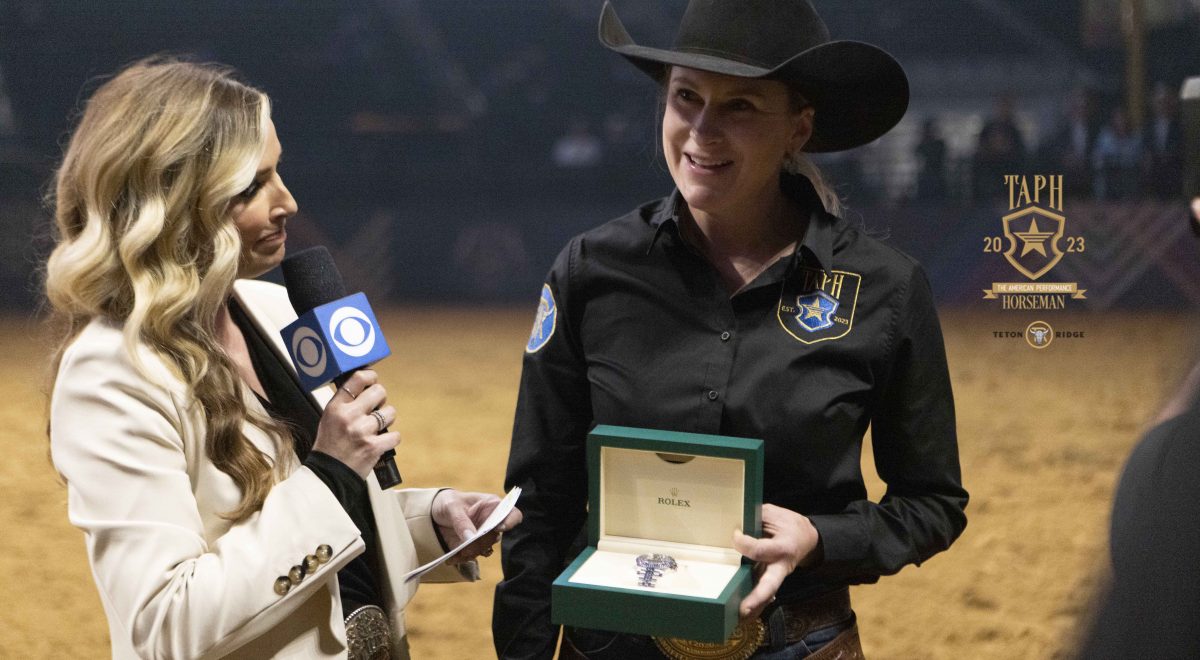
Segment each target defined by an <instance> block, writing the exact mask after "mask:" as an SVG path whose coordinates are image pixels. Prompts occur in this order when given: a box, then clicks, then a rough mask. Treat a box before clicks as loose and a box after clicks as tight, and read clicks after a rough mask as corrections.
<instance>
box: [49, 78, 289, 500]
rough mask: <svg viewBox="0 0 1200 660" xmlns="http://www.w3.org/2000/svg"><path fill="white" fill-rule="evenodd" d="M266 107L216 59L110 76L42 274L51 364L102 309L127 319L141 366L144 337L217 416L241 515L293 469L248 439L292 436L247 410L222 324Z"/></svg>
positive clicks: (73, 163) (217, 437)
mask: <svg viewBox="0 0 1200 660" xmlns="http://www.w3.org/2000/svg"><path fill="white" fill-rule="evenodd" d="M270 110H271V106H270V101H269V100H268V98H267V96H266V95H265V94H263V93H262V92H260V91H258V90H257V89H254V88H253V87H250V86H248V85H245V84H243V83H241V82H239V81H237V80H236V79H234V74H233V71H232V70H231V69H229V68H226V67H222V66H218V65H211V64H195V63H191V62H185V61H180V60H177V59H171V58H163V57H153V58H149V59H145V60H141V61H139V62H136V63H134V64H133V65H131V66H129V67H127V68H125V69H124V70H122V71H121V72H120V73H118V74H117V75H116V76H115V77H113V78H112V79H110V80H108V81H107V82H105V83H104V84H103V85H101V86H100V87H99V88H98V89H97V90H96V92H95V93H94V94H93V95H92V97H91V98H90V99H89V100H88V101H87V104H86V107H85V109H84V112H83V116H82V118H81V119H80V121H79V125H78V127H77V128H76V129H75V131H74V133H73V135H72V136H71V140H70V143H69V145H68V147H67V149H66V153H65V155H64V157H63V161H62V165H61V166H60V167H59V169H58V172H57V176H56V180H55V184H56V185H55V190H54V193H53V204H54V218H55V247H54V250H53V252H52V253H51V254H50V257H49V259H48V260H47V263H46V273H45V287H46V299H47V300H48V302H49V303H50V306H51V308H52V310H53V317H54V320H55V321H57V323H58V325H59V326H60V328H61V334H62V341H61V342H60V343H59V345H58V347H57V350H56V352H55V354H54V358H53V369H54V371H55V372H56V371H57V367H58V364H59V362H60V361H61V359H62V355H63V352H64V351H65V350H66V348H67V346H68V345H69V344H70V343H71V341H72V340H73V339H74V338H75V337H76V336H77V335H78V333H79V332H80V331H81V330H82V329H83V328H84V327H85V326H86V325H87V324H88V323H89V322H91V321H92V320H93V319H95V318H105V319H109V320H111V321H113V322H115V323H119V324H122V325H123V328H124V330H123V332H124V343H125V347H126V350H127V351H128V353H129V355H130V357H131V359H132V360H133V361H134V363H135V364H136V365H138V367H139V369H141V371H142V372H143V373H147V372H146V369H145V368H144V365H142V364H141V361H140V360H139V358H138V350H137V347H138V346H139V345H144V346H147V347H149V348H150V349H151V350H153V351H154V352H156V353H158V354H159V355H160V356H161V357H162V358H163V361H164V362H165V363H166V364H167V366H168V367H169V368H171V369H172V370H173V371H175V372H176V375H177V376H179V377H180V378H181V379H182V380H183V381H184V382H186V383H187V384H188V386H189V388H190V390H191V393H192V395H193V396H194V399H195V401H194V403H195V405H197V406H199V407H200V409H201V411H202V414H203V416H204V418H205V419H206V420H207V427H206V434H207V437H206V443H207V450H208V455H209V457H210V459H211V460H212V461H213V463H214V464H215V465H216V466H217V467H218V468H219V469H220V470H221V471H223V472H225V473H226V474H228V475H229V476H230V477H231V478H232V479H233V480H234V482H235V483H236V484H237V485H238V486H239V487H240V488H241V489H242V500H241V502H240V503H239V504H238V506H237V508H235V509H234V510H233V511H230V512H227V513H226V514H225V515H226V517H228V518H230V519H232V520H235V521H237V520H243V519H245V518H247V517H248V516H250V515H251V514H253V513H254V512H255V511H257V510H258V509H260V508H261V506H262V503H263V501H264V500H265V499H266V495H267V492H268V491H269V490H270V489H271V487H272V486H273V485H274V484H275V483H276V481H277V479H280V478H282V477H283V476H284V475H283V473H282V469H283V468H282V466H283V465H284V462H283V461H280V462H278V466H273V465H272V463H271V461H269V460H268V458H267V457H266V456H264V455H263V453H262V452H260V451H259V450H257V449H256V448H255V447H254V445H253V444H252V443H251V442H250V441H249V440H248V439H247V438H246V437H245V436H244V435H243V433H242V424H243V422H245V421H249V422H250V423H252V424H254V425H256V426H258V427H259V428H262V429H263V430H265V431H267V432H268V434H269V435H270V436H271V437H273V438H275V439H276V441H277V442H279V443H280V446H281V447H282V446H283V441H284V439H286V438H288V437H289V434H288V433H287V431H286V429H285V428H284V427H283V426H282V425H281V424H279V423H277V422H274V421H273V420H271V419H270V418H267V417H264V416H262V415H261V414H254V413H252V412H251V411H250V410H248V409H247V407H246V405H245V403H244V402H243V400H242V397H241V380H240V377H239V376H238V373H237V370H236V368H235V367H234V365H233V363H232V361H231V360H230V359H229V357H228V356H227V355H226V353H225V351H224V350H223V349H222V348H221V345H220V343H219V342H218V340H217V337H216V327H215V326H216V319H217V315H218V312H219V310H220V309H221V308H222V306H223V305H225V304H227V301H228V298H229V295H230V291H231V288H232V286H233V281H234V279H235V278H236V276H237V271H238V260H239V255H240V254H241V248H242V244H241V240H240V238H239V236H238V232H237V229H236V227H235V226H234V223H233V220H232V218H231V217H230V214H229V209H230V207H231V202H232V201H233V200H234V199H235V197H236V196H237V195H238V194H239V193H240V192H242V191H243V190H245V189H246V187H247V186H249V185H250V184H251V182H252V181H253V179H254V175H255V170H256V169H257V166H258V163H259V161H260V159H261V158H262V154H263V152H264V150H265V144H266V135H267V125H268V121H269V119H270ZM52 378H54V377H53V376H52ZM51 385H53V381H52V382H51Z"/></svg>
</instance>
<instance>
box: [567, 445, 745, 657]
mask: <svg viewBox="0 0 1200 660" xmlns="http://www.w3.org/2000/svg"><path fill="white" fill-rule="evenodd" d="M587 461H588V497H589V500H588V501H589V507H588V523H587V524H588V547H587V548H585V549H584V550H583V552H581V553H580V554H579V556H578V557H577V558H576V559H575V561H573V562H571V565H570V566H568V567H567V568H566V570H564V571H563V572H562V574H561V575H559V576H558V578H557V579H556V580H554V584H553V586H552V587H551V601H550V603H551V604H550V618H551V620H552V621H553V622H554V623H557V624H563V625H569V626H575V627H579V628H595V629H599V630H611V631H616V632H625V633H635V634H642V635H654V636H658V637H678V638H682V639H690V640H696V641H700V642H713V643H718V642H724V641H725V640H727V639H729V637H730V636H731V635H732V634H733V632H734V628H735V627H736V626H737V623H738V605H739V604H740V603H741V600H742V598H744V597H745V596H746V594H747V593H749V592H750V588H751V582H752V580H751V575H750V569H751V566H750V562H749V560H747V559H745V558H744V557H742V555H741V554H739V553H738V552H737V551H736V550H734V549H733V530H734V529H740V530H743V531H744V532H745V533H747V534H749V535H751V536H756V537H758V536H761V535H762V483H763V442H762V440H750V439H747V438H731V437H725V436H718V435H701V434H696V433H680V432H675V431H658V430H650V429H636V428H629V427H623V426H603V425H602V426H597V427H596V428H595V429H594V430H592V432H591V433H590V434H588V439H587ZM656 555H657V557H656ZM663 555H665V556H667V557H669V558H670V559H671V560H673V561H668V560H666V559H664V558H663V557H662V556H663ZM639 557H641V558H642V562H641V565H639ZM672 563H673V564H674V567H671V566H670V564H672Z"/></svg>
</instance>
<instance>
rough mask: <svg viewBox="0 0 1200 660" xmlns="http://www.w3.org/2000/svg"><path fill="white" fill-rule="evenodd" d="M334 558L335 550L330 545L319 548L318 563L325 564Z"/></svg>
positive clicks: (322, 545)
mask: <svg viewBox="0 0 1200 660" xmlns="http://www.w3.org/2000/svg"><path fill="white" fill-rule="evenodd" d="M332 557H333V548H331V547H329V546H328V545H325V544H321V545H318V546H317V561H319V562H321V563H322V564H324V563H325V562H327V561H329V560H330V559H331V558H332Z"/></svg>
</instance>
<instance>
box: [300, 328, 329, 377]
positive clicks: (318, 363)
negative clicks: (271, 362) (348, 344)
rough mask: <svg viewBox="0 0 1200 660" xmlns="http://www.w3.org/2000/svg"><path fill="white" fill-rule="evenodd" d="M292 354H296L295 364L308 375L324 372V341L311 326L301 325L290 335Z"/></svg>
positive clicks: (325, 362) (316, 375)
mask: <svg viewBox="0 0 1200 660" xmlns="http://www.w3.org/2000/svg"><path fill="white" fill-rule="evenodd" d="M292 355H294V356H296V366H298V367H300V370H301V371H303V372H304V373H305V374H307V375H308V376H310V377H312V378H316V377H318V376H320V375H321V374H323V373H325V367H326V364H327V360H326V354H325V343H324V342H322V341H321V336H320V335H318V334H317V333H316V331H314V330H313V329H312V328H305V327H301V328H299V329H298V330H296V334H294V335H292Z"/></svg>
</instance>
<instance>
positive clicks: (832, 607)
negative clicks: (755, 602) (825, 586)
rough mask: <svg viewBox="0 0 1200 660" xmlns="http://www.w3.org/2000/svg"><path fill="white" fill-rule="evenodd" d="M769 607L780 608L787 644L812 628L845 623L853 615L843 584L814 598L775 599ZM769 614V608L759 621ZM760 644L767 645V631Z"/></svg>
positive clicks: (793, 642)
mask: <svg viewBox="0 0 1200 660" xmlns="http://www.w3.org/2000/svg"><path fill="white" fill-rule="evenodd" d="M773 609H775V610H782V611H783V625H784V631H785V633H786V634H785V636H784V639H785V640H786V641H787V643H788V644H795V643H796V642H798V641H800V640H802V639H804V638H805V637H807V636H808V634H809V633H811V632H813V631H814V630H820V629H821V628H828V627H829V626H835V625H837V624H839V623H845V622H847V621H849V620H850V619H851V618H852V617H853V616H854V612H852V611H851V610H850V590H849V589H846V588H842V589H838V590H837V591H831V592H829V593H826V594H821V595H820V596H817V597H816V598H809V599H807V600H802V601H796V602H789V603H779V604H778V605H776V606H775V607H774V608H773ZM772 614H773V611H772V610H768V611H767V612H765V613H764V614H763V621H764V622H766V621H769V619H770V617H771V616H772ZM769 625H770V624H768V626H769ZM763 645H764V646H767V645H770V635H768V636H767V638H766V639H764V640H763Z"/></svg>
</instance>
